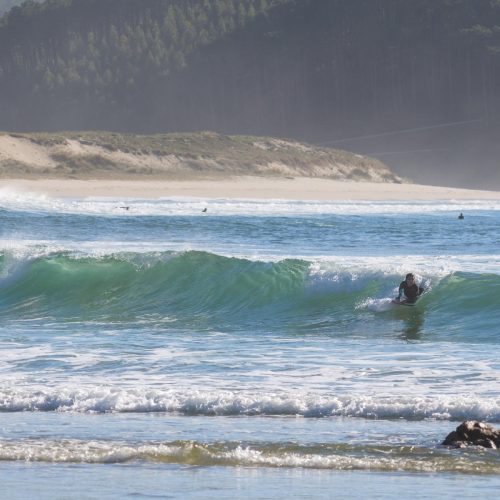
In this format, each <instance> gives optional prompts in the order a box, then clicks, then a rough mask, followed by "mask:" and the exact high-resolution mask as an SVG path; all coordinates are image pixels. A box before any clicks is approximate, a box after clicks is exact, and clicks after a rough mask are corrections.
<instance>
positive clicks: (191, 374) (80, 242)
mask: <svg viewBox="0 0 500 500" xmlns="http://www.w3.org/2000/svg"><path fill="white" fill-rule="evenodd" d="M2 195H3V197H2V201H0V215H1V217H2V225H1V232H0V318H1V322H0V349H1V353H2V356H1V357H0V374H1V376H2V385H1V386H0V475H1V476H2V479H3V484H4V490H5V491H6V492H7V493H8V495H9V497H11V498H21V497H22V498H25V497H26V496H38V497H42V498H45V497H47V498H48V497H49V496H50V497H51V498H54V497H56V498H57V497H61V498H64V497H67V496H72V497H75V498H92V497H97V496H99V497H102V498H106V497H112V496H118V495H119V496H129V495H134V496H139V497H150V496H160V497H169V496H171V497H179V496H182V497H184V498H201V497H203V498H207V497H217V498H239V497H243V496H245V497H246V496H248V495H249V494H251V495H253V496H255V497H257V498H275V497H278V498H279V497H281V496H282V495H283V491H284V489H287V490H290V489H291V488H293V491H294V496H297V497H299V498H300V497H306V496H307V497H310V496H315V497H318V498H320V497H324V498H327V497H330V496H331V494H332V491H335V492H337V493H338V494H339V496H341V497H342V498H356V497H360V496H362V495H363V496H365V495H366V496H368V495H369V496H371V497H377V496H378V497H384V498H387V497H389V498H392V497H394V498H395V497H398V498H400V497H401V495H405V494H408V495H409V494H413V493H414V492H415V491H418V492H419V496H421V497H424V498H425V497H435V496H436V495H439V496H452V495H454V494H460V495H461V496H462V497H472V496H477V495H491V494H493V492H496V491H497V490H498V487H499V486H500V481H499V479H498V478H499V477H500V475H499V473H500V458H499V455H498V452H496V451H491V450H477V449H469V450H465V451H464V450H460V451H457V450H448V449H445V448H443V447H441V446H440V442H441V441H442V440H443V439H444V437H445V436H446V434H448V432H450V431H451V430H452V429H454V428H455V427H456V426H457V425H458V423H460V421H462V420H464V419H480V420H484V421H488V422H492V423H493V424H494V425H496V424H498V422H500V391H499V388H500V384H499V381H500V376H499V375H500V361H498V356H497V351H498V344H499V343H500V326H498V325H499V324H500V310H499V308H498V293H499V291H500V253H499V251H498V248H499V247H498V244H499V242H500V224H499V222H500V204H499V203H498V202H496V201H491V202H490V201H467V202H461V203H459V202H448V201H446V202H445V201H443V202H431V203H429V202H411V203H401V202H398V203H387V202H364V203H349V202H343V203H318V202H283V201H267V202H266V201H252V200H241V201H238V200H236V201H230V200H197V199H194V200H193V199H165V200H157V201H150V200H114V199H109V198H108V199H106V198H100V199H97V198H96V199H82V200H79V199H61V200H56V199H51V198H47V197H43V196H36V195H27V194H19V193H16V192H12V191H3V192H2ZM122 206H128V207H129V209H128V210H124V209H122V208H120V207H122ZM203 208H207V212H206V213H202V212H201V210H202V209H203ZM459 212H464V213H465V216H466V218H465V220H463V221H459V220H458V219H457V216H458V213H459ZM408 271H413V272H414V273H415V274H416V276H417V279H418V281H419V282H420V283H421V284H422V285H423V286H424V287H425V288H426V293H425V295H424V296H423V297H422V298H421V299H420V300H419V302H418V304H417V305H416V306H415V307H414V308H401V307H398V306H391V304H390V300H391V298H392V297H393V296H394V295H395V293H396V291H397V287H398V284H399V282H400V281H401V280H402V277H403V276H404V274H406V272H408ZM56 478H57V482H56ZM89 478H92V479H91V481H90V482H89ZM83 484H85V487H84V486H83ZM411 492H413V493H411Z"/></svg>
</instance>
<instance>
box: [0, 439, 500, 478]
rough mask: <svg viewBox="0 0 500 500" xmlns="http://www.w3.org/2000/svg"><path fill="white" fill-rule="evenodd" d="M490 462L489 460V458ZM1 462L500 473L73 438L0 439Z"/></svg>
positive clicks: (369, 458) (412, 450) (416, 456)
mask: <svg viewBox="0 0 500 500" xmlns="http://www.w3.org/2000/svg"><path fill="white" fill-rule="evenodd" d="M486 454H487V455H488V457H487V458H488V460H485V455H486ZM0 460H1V461H17V460H22V461H27V462H49V463H54V462H56V463H91V464H113V463H127V462H134V461H144V462H154V463H172V464H181V465H195V466H205V467H206V466H226V467H227V466H229V467H230V466H233V467H241V466H244V467H288V468H296V467H300V468H308V469H331V470H377V471H387V472H390V471H406V472H426V473H429V472H455V473H457V472H458V473H469V474H499V473H500V457H498V456H495V455H494V454H493V453H491V452H485V451H482V450H472V451H469V453H467V454H464V453H460V454H457V453H454V452H453V451H450V450H447V449H444V448H439V447H433V448H424V447H416V446H404V445H391V446H387V445H381V446H366V445H365V446H363V445H348V444H332V443H317V444H297V443H287V442H281V443H260V442H249V443H241V442H218V443H203V442H196V441H173V442H166V443H161V442H146V443H124V442H113V441H95V440H94V441H81V440H75V439H63V440H44V439H40V440H35V439H25V440H21V441H0Z"/></svg>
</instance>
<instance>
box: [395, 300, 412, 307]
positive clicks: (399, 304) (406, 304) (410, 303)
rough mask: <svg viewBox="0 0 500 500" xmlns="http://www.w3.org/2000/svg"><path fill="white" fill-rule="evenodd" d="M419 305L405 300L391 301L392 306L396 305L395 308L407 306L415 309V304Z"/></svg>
mask: <svg viewBox="0 0 500 500" xmlns="http://www.w3.org/2000/svg"><path fill="white" fill-rule="evenodd" d="M416 303H417V301H415V302H406V301H404V300H401V301H399V300H394V299H393V300H391V304H394V305H395V306H407V307H413V306H414V305H415V304H416Z"/></svg>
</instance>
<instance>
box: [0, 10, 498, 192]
mask: <svg viewBox="0 0 500 500" xmlns="http://www.w3.org/2000/svg"><path fill="white" fill-rule="evenodd" d="M4 1H5V0H4ZM0 88H1V96H0V129H4V130H17V131H26V130H30V131H36V130H42V131H50V130H61V129H72V130H76V129H109V130H115V131H122V132H136V133H137V132H139V133H152V132H169V131H192V130H202V129H209V130H214V131H217V132H222V133H231V134H258V135H274V136H282V137H292V138H296V139H301V140H307V141H310V142H316V143H324V144H330V145H332V146H334V147H340V148H343V149H350V150H353V151H357V152H361V153H366V154H372V155H375V156H378V157H379V158H381V159H382V160H383V161H384V162H386V163H388V164H389V165H391V166H392V167H393V168H395V169H396V171H398V173H401V174H403V175H408V176H410V177H413V178H415V179H416V180H423V181H426V180H428V181H431V182H432V181H438V182H443V183H446V181H447V179H448V178H450V179H451V180H453V181H454V183H455V184H462V185H463V184H464V183H468V184H469V185H473V184H472V182H475V184H474V185H475V186H479V185H481V183H485V185H487V186H489V187H492V184H491V183H492V182H493V183H494V182H497V185H498V187H500V175H499V173H498V172H499V170H500V169H499V168H498V158H500V149H499V146H498V140H497V139H498V137H499V134H500V122H499V118H498V117H500V91H499V88H500V0H407V1H404V0H47V1H45V2H42V3H35V2H33V1H31V2H25V3H24V4H23V5H22V6H21V7H14V8H13V9H12V10H10V11H9V13H8V14H7V15H5V16H4V17H3V18H2V19H1V20H0ZM438 165H439V169H438V168H437V166H438ZM459 167H463V168H459ZM466 167H467V168H466ZM398 169H399V170H398ZM472 171H473V174H472V173H471V172H472ZM478 173H480V175H478ZM477 179H479V180H477ZM476 180H477V182H476Z"/></svg>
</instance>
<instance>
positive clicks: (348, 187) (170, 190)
mask: <svg viewBox="0 0 500 500" xmlns="http://www.w3.org/2000/svg"><path fill="white" fill-rule="evenodd" d="M0 189H8V190H15V191H19V192H23V193H37V194H44V195H47V196H51V197H57V198H62V197H70V198H84V197H94V196H98V197H101V196H108V197H125V198H149V199H154V198H162V197H179V196H182V197H196V198H235V199H290V200H450V199H455V200H471V199H500V191H481V190H473V189H459V188H451V187H439V186H427V185H419V184H393V183H378V182H346V181H334V180H329V179H318V178H293V179H284V178H270V177H266V178H263V177H234V178H230V179H226V180H221V179H217V180H185V181H181V180H175V181H171V180H157V179H144V178H142V179H138V180H132V179H127V180H123V179H116V180H111V179H106V180H103V179H96V180H76V179H75V180H73V179H2V180H0Z"/></svg>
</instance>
